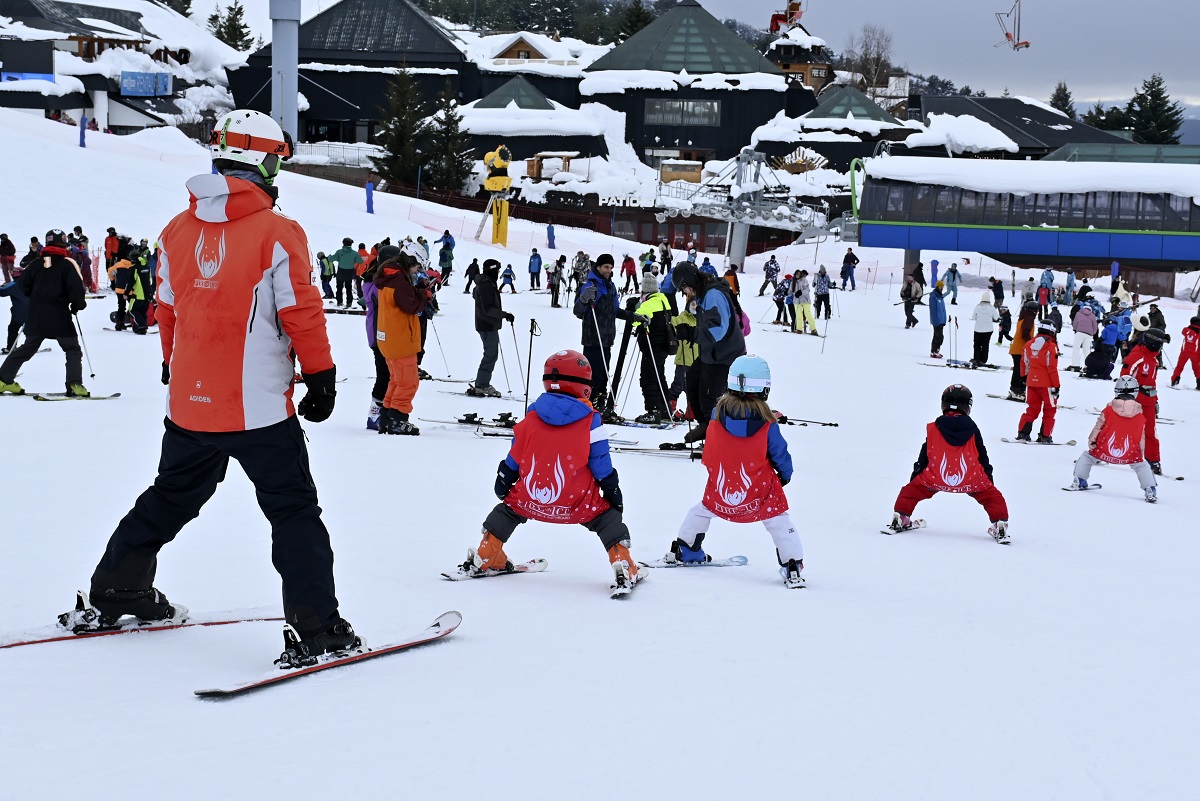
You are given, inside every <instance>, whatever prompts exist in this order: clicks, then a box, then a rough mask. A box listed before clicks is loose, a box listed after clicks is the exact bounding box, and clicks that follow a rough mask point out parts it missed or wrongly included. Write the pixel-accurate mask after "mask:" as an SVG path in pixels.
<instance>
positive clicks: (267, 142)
mask: <svg viewBox="0 0 1200 801" xmlns="http://www.w3.org/2000/svg"><path fill="white" fill-rule="evenodd" d="M283 137H284V140H283V141H282V142H280V141H279V140H277V139H267V138H265V137H262V136H250V135H249V134H244V133H238V132H236V131H227V130H224V129H214V130H213V132H212V134H211V135H210V136H209V139H208V144H209V146H211V147H217V148H219V149H221V150H225V149H227V148H230V149H233V150H253V151H255V152H258V153H270V154H272V155H274V156H278V157H279V158H280V159H289V158H291V157H292V138H291V137H290V136H288V135H287V134H286V133H285V134H284V135H283Z"/></svg>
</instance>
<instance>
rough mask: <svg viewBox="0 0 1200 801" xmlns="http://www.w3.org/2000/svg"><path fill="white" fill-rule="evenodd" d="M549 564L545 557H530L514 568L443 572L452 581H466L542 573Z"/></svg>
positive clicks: (443, 575) (444, 576)
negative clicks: (473, 571)
mask: <svg viewBox="0 0 1200 801" xmlns="http://www.w3.org/2000/svg"><path fill="white" fill-rule="evenodd" d="M547 565H548V563H547V562H546V560H545V559H530V560H529V561H528V562H522V563H521V564H519V565H513V566H512V570H485V571H483V572H481V573H468V572H465V571H463V570H462V569H461V568H459V570H458V571H456V572H454V573H443V574H442V577H443V578H448V579H450V580H451V581H466V580H467V579H481V578H492V577H493V576H516V575H520V574H522V573H541V572H542V571H543V570H545V569H546V567H547Z"/></svg>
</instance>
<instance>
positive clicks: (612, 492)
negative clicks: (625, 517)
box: [598, 470, 625, 512]
mask: <svg viewBox="0 0 1200 801" xmlns="http://www.w3.org/2000/svg"><path fill="white" fill-rule="evenodd" d="M598 483H599V484H600V492H602V493H603V494H604V499H605V500H606V501H608V505H609V506H611V507H612V508H614V509H616V510H617V511H618V512H624V511H625V497H624V496H623V495H622V494H621V484H620V479H619V478H618V477H617V471H616V470H613V471H612V472H611V473H609V474H608V475H607V476H605V477H604V478H602V479H601V480H600V481H599V482H598Z"/></svg>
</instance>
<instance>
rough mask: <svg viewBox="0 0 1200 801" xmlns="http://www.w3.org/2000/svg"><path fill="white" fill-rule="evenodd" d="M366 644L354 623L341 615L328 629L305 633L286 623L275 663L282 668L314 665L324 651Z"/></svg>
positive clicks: (330, 651) (356, 648) (326, 652)
mask: <svg viewBox="0 0 1200 801" xmlns="http://www.w3.org/2000/svg"><path fill="white" fill-rule="evenodd" d="M363 647H364V643H363V641H362V640H361V639H360V638H359V637H358V635H356V634H355V633H354V627H353V626H351V625H350V623H349V622H347V621H346V620H345V619H343V618H340V617H339V618H338V619H337V622H336V623H334V624H333V625H332V626H330V627H328V628H326V629H317V630H316V631H309V632H305V633H303V634H301V633H300V632H299V631H297V630H296V629H295V628H294V627H292V626H291V625H290V624H289V625H286V626H284V627H283V653H282V654H280V655H279V658H278V659H276V660H275V664H276V665H279V667H280V669H282V670H288V669H291V668H299V667H311V666H312V665H315V664H317V657H318V656H321V655H322V654H328V653H342V652H349V651H361V650H362V649H363Z"/></svg>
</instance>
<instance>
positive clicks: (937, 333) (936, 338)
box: [929, 325, 946, 353]
mask: <svg viewBox="0 0 1200 801" xmlns="http://www.w3.org/2000/svg"><path fill="white" fill-rule="evenodd" d="M945 341H946V326H945V325H935V326H934V327H933V340H932V341H930V343H929V352H930V353H939V352H941V350H942V343H943V342H945Z"/></svg>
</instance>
